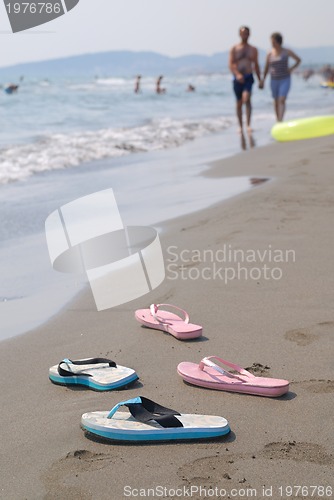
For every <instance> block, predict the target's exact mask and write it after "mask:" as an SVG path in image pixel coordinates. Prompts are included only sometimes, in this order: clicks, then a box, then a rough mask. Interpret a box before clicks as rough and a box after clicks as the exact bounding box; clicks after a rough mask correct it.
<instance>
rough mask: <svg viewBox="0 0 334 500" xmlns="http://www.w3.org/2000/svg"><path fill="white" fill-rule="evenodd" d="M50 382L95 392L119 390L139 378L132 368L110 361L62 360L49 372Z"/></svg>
mask: <svg viewBox="0 0 334 500" xmlns="http://www.w3.org/2000/svg"><path fill="white" fill-rule="evenodd" d="M49 378H50V380H51V382H53V383H55V384H60V385H84V386H86V387H89V388H90V389H94V390H96V391H111V390H113V389H120V388H121V387H124V386H127V385H129V384H131V383H132V382H135V381H136V380H137V379H138V378H139V377H138V375H137V373H136V372H135V371H134V370H133V369H132V368H127V367H126V366H121V365H116V363H115V362H114V361H112V360H110V359H105V358H87V359H79V360H76V361H72V360H71V359H67V358H65V359H63V360H62V361H61V362H60V363H59V365H55V366H51V368H50V370H49Z"/></svg>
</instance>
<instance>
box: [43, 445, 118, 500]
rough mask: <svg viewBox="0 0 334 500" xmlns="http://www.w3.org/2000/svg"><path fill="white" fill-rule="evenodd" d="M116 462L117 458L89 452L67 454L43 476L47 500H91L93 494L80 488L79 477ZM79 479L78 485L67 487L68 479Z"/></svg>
mask: <svg viewBox="0 0 334 500" xmlns="http://www.w3.org/2000/svg"><path fill="white" fill-rule="evenodd" d="M114 461H116V456H112V455H107V454H104V453H92V452H91V451H88V450H75V451H72V452H69V453H67V455H66V456H65V457H63V458H61V459H60V460H58V461H56V462H54V463H53V464H52V466H51V467H50V468H49V470H48V471H47V472H46V473H45V474H43V476H42V479H43V482H44V484H45V489H46V491H47V492H48V493H47V494H46V496H45V497H44V499H45V500H52V499H54V498H71V499H72V498H73V499H80V500H91V499H92V498H93V496H92V494H90V493H88V492H87V491H85V490H84V489H82V488H81V486H80V478H79V475H80V474H81V473H83V472H87V471H92V470H101V469H104V468H105V467H108V466H111V465H112V462H114ZM69 477H71V478H72V482H73V478H74V477H75V478H78V479H77V483H78V485H75V486H73V485H71V486H70V485H66V484H65V483H66V478H69Z"/></svg>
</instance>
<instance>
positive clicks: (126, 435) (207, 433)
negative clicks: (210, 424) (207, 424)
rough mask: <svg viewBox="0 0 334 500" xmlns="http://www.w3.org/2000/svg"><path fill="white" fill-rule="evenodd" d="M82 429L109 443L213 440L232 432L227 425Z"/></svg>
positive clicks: (87, 427) (86, 427)
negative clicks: (186, 427) (137, 429)
mask: <svg viewBox="0 0 334 500" xmlns="http://www.w3.org/2000/svg"><path fill="white" fill-rule="evenodd" d="M81 427H82V429H83V430H84V431H86V432H88V433H89V434H91V435H92V436H99V437H101V438H104V439H107V440H108V441H130V442H149V441H155V442H164V441H188V440H200V439H211V438H219V437H221V436H225V435H226V434H228V433H229V432H230V430H231V429H230V427H229V426H228V425H227V426H226V427H224V428H222V429H219V430H218V429H214V430H213V429H200V430H199V429H198V430H196V429H176V430H175V429H174V430H173V431H171V430H170V429H162V430H156V431H153V432H133V433H130V432H129V431H125V430H124V431H122V430H120V429H115V430H102V429H94V428H92V427H90V426H88V425H85V424H83V423H81Z"/></svg>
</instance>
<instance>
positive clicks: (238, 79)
mask: <svg viewBox="0 0 334 500" xmlns="http://www.w3.org/2000/svg"><path fill="white" fill-rule="evenodd" d="M239 35H240V38H241V42H240V43H238V44H237V45H234V46H233V47H232V48H231V50H230V57H229V68H230V70H231V72H232V73H233V75H234V79H233V90H234V93H235V96H236V98H237V117H238V121H239V126H240V133H242V132H243V123H242V105H243V104H245V106H246V120H247V129H248V131H249V132H251V126H250V123H251V114H252V104H251V93H252V86H253V83H254V77H253V70H254V71H255V73H256V76H257V78H258V80H259V88H263V85H262V83H261V73H260V67H259V62H258V51H257V48H256V47H253V46H252V45H249V43H248V38H249V35H250V29H249V28H248V27H247V26H241V28H240V30H239Z"/></svg>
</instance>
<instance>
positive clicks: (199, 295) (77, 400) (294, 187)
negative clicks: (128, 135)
mask: <svg viewBox="0 0 334 500" xmlns="http://www.w3.org/2000/svg"><path fill="white" fill-rule="evenodd" d="M333 155H334V143H333V137H327V138H322V139H317V140H311V141H307V142H298V143H291V144H274V145H271V146H268V147H264V148H261V149H257V150H252V151H250V152H248V153H247V154H241V155H238V156H235V157H233V158H228V159H225V160H222V161H220V162H216V163H215V164H214V165H213V166H212V168H211V170H210V171H208V173H207V175H210V176H216V177H219V176H232V175H233V176H236V175H240V176H244V175H252V176H253V177H255V178H257V177H265V178H271V179H272V180H271V182H266V183H263V184H259V185H258V187H256V188H254V189H253V190H251V191H249V192H247V193H245V194H243V195H240V196H237V197H235V198H233V199H230V200H228V201H225V202H223V203H219V204H216V205H214V206H212V207H211V208H209V209H206V210H204V211H201V212H196V213H194V214H192V215H190V216H185V217H182V218H179V219H175V220H173V221H171V222H168V223H166V224H164V227H165V231H164V232H163V233H162V235H161V242H162V245H163V248H164V250H165V257H166V267H167V276H166V279H165V281H164V283H163V284H162V285H161V286H160V287H159V288H158V289H156V290H155V291H153V292H151V293H150V294H149V295H147V296H145V297H142V298H141V299H138V300H136V301H133V302H131V303H129V304H125V305H123V306H120V307H117V308H115V309H113V310H107V311H103V312H97V311H96V308H95V304H94V301H93V298H92V295H91V293H90V290H89V287H88V286H87V290H86V291H85V293H84V294H83V295H82V296H81V297H80V299H79V300H76V301H75V302H72V303H70V304H69V305H67V306H66V308H65V309H64V310H63V311H62V312H61V314H59V315H57V316H56V317H54V318H53V319H52V320H51V321H49V322H48V323H47V324H45V325H43V326H41V327H40V328H38V329H36V330H34V331H32V332H29V333H26V334H24V335H22V336H20V337H16V338H12V339H8V340H6V341H3V342H2V343H1V352H0V358H1V359H0V363H1V364H0V366H1V374H2V376H1V384H2V390H1V451H0V453H1V470H0V497H1V498H4V499H6V500H11V499H13V500H18V499H29V500H30V499H31V500H37V499H57V498H70V499H80V500H82V499H83V500H86V499H93V498H94V499H103V500H104V499H108V500H109V499H115V500H118V499H122V498H126V496H125V494H126V493H127V492H130V487H131V488H137V489H138V488H146V489H147V488H156V487H158V486H160V487H162V488H167V490H166V491H165V492H164V493H166V495H165V497H166V498H173V490H175V489H177V488H181V490H178V492H175V494H176V493H178V494H179V493H180V492H182V488H185V490H184V494H182V496H180V494H179V496H178V497H179V498H186V497H187V496H186V495H187V493H186V492H190V491H191V490H190V488H191V487H192V488H193V489H192V492H193V496H192V498H219V496H213V495H212V494H211V493H210V491H211V490H212V489H213V490H215V488H217V490H215V491H217V492H218V493H219V490H221V492H220V497H223V494H224V492H226V498H228V496H227V495H230V497H231V498H232V497H233V496H234V498H242V497H243V498H247V496H246V495H244V494H243V491H247V489H253V493H252V498H274V499H277V498H287V497H288V495H287V494H286V490H285V487H286V486H298V485H304V486H307V487H308V490H304V491H303V494H302V492H301V491H299V492H298V494H297V495H295V497H297V498H320V497H322V498H323V496H322V494H321V491H322V490H313V489H311V488H310V487H311V486H324V487H326V486H329V485H331V486H333V481H332V479H333V473H332V472H333V464H334V457H333V451H334V450H333V391H334V363H333V331H334V315H333V308H332V303H333V289H334V273H333V216H334V201H333V185H334V170H333ZM224 245H225V246H224ZM171 246H173V252H174V254H176V255H177V260H176V261H172V255H171V248H170V247H171ZM175 247H177V249H175ZM224 248H225V249H227V250H228V249H229V248H231V249H239V250H242V251H243V252H244V254H246V253H247V252H249V250H252V251H255V252H258V253H257V255H258V256H259V255H260V256H261V255H262V256H263V255H265V254H263V252H264V251H265V250H268V249H269V248H270V249H271V250H280V251H282V252H283V253H284V252H286V251H287V250H293V252H294V255H295V258H294V259H292V258H291V259H289V260H288V261H287V262H269V261H268V258H266V259H265V264H267V266H268V267H269V268H270V269H272V268H274V267H275V268H276V267H278V268H280V270H281V272H282V276H281V277H280V279H276V278H277V277H278V275H279V273H278V271H275V272H276V273H277V274H276V275H275V278H273V277H270V279H265V278H264V276H263V275H261V276H260V277H259V278H256V273H255V272H253V277H255V279H253V278H252V277H249V276H250V272H251V271H250V269H252V268H254V267H256V268H257V267H262V266H263V262H260V260H261V258H260V257H259V258H258V259H257V262H255V263H254V262H248V263H246V264H245V263H243V267H246V270H248V279H246V278H245V276H246V271H244V272H243V273H244V274H243V275H241V276H240V279H238V278H237V277H235V279H230V280H228V281H226V280H225V276H226V274H223V275H220V274H219V273H218V274H216V277H215V278H214V271H217V268H215V269H214V266H213V262H211V261H208V257H207V256H208V255H209V254H208V253H205V252H204V251H205V250H208V249H210V250H212V255H214V256H217V255H218V254H217V251H220V253H219V255H220V257H221V256H222V253H221V250H222V249H224ZM184 250H186V252H184V253H183V254H182V256H183V259H182V257H181V251H184ZM194 250H195V251H196V255H197V256H198V257H199V258H197V259H190V256H193V255H194ZM267 255H268V254H267ZM284 255H286V254H285V253H284ZM290 255H292V254H290ZM185 256H186V257H185ZM173 258H174V259H175V255H174V257H173ZM181 260H183V261H182V262H181ZM215 264H216V265H217V266H219V267H223V268H226V267H233V268H234V269H236V267H237V264H236V263H235V262H233V263H230V262H227V263H226V262H218V263H217V262H215ZM204 268H209V270H207V269H206V270H205V271H204ZM210 273H211V274H210ZM229 273H230V275H231V276H232V271H229ZM176 276H177V279H175V277H176ZM196 276H198V279H197V278H196ZM221 276H223V278H222V277H221ZM182 278H183V279H182ZM225 281H226V283H225ZM152 302H155V303H172V304H176V305H178V306H180V307H183V308H184V309H186V310H187V311H188V312H189V314H190V317H191V320H192V321H193V322H195V323H199V324H202V325H203V329H204V330H203V338H202V339H201V340H199V341H189V342H180V341H177V340H176V339H174V338H173V337H171V336H170V335H168V334H164V333H163V332H160V331H156V330H151V329H145V328H142V327H141V326H140V325H139V324H138V323H137V322H136V321H135V320H134V311H135V309H137V308H142V307H146V306H148V305H149V304H150V303H152ZM213 354H215V355H217V356H220V357H222V358H223V359H227V360H229V361H231V362H234V363H237V364H239V365H241V366H243V367H253V369H255V373H256V374H258V375H259V374H265V376H269V377H274V378H284V379H288V380H289V381H290V382H291V384H290V392H289V393H288V394H287V395H286V396H283V397H281V398H275V399H271V398H265V397H256V396H247V395H242V394H233V393H227V392H218V391H213V390H205V389H201V388H198V387H192V386H190V385H186V384H185V383H184V382H183V381H182V379H181V378H180V377H179V376H178V375H177V373H176V366H177V364H178V363H179V362H181V361H193V362H199V361H200V360H201V358H202V357H204V356H208V355H213ZM87 356H105V357H110V358H111V359H114V360H115V361H116V362H118V363H120V364H122V365H125V366H130V367H132V368H135V369H136V371H137V373H138V374H139V376H140V380H139V382H137V383H136V384H134V385H133V386H132V387H131V388H130V389H128V390H126V391H116V392H109V393H96V392H92V391H89V390H85V389H75V390H73V389H66V388H64V387H61V386H56V385H53V384H51V382H50V381H49V380H48V369H49V367H50V366H51V365H54V364H56V363H58V362H59V361H60V360H61V359H62V358H63V357H70V358H72V359H78V358H82V357H87ZM138 395H144V396H146V397H149V398H151V399H153V400H155V401H157V402H159V403H161V404H163V405H165V406H169V407H172V408H175V409H176V410H179V411H180V412H182V413H202V414H204V413H207V414H214V415H222V416H224V417H226V418H227V419H228V420H229V422H230V426H231V429H232V432H231V433H230V435H228V436H226V437H225V438H221V439H219V440H216V441H212V442H193V443H177V444H176V443H173V444H152V445H147V444H142V445H140V446H138V445H134V444H131V445H130V444H129V445H123V444H114V445H112V444H105V443H100V442H97V441H95V440H92V439H88V438H87V437H86V436H85V434H84V432H83V431H82V430H81V428H80V418H81V414H82V413H84V412H87V411H93V410H108V409H110V408H111V407H112V406H113V405H114V404H115V403H117V402H118V401H120V400H124V399H128V398H132V397H135V396H138ZM331 483H332V484H331ZM126 486H128V487H129V488H128V489H126V490H124V487H126ZM263 486H265V488H266V492H267V496H264V494H263ZM199 487H202V494H201V496H200V493H199V492H198V493H196V488H199ZM271 487H272V491H271V490H270V489H268V488H271ZM280 487H281V488H283V489H281V490H280V489H279V488H280ZM187 488H188V489H187ZM210 488H211V490H210ZM205 490H206V494H205ZM158 491H161V490H158ZM255 491H256V496H255V494H254V492H255ZM295 491H297V490H295ZM328 491H329V490H328ZM235 492H238V493H237V495H236V494H235ZM312 492H313V493H312ZM134 493H136V491H134ZM137 493H138V496H139V493H140V492H137ZM248 493H249V495H248V496H249V497H250V491H249V492H248ZM306 493H307V494H306ZM270 494H271V496H270ZM142 496H143V495H142ZM146 496H148V493H147V490H146ZM174 496H175V495H174ZM151 497H152V492H151ZM175 498H176V496H175Z"/></svg>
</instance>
